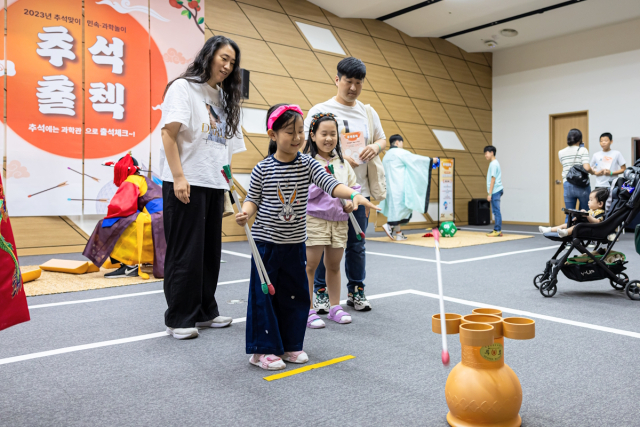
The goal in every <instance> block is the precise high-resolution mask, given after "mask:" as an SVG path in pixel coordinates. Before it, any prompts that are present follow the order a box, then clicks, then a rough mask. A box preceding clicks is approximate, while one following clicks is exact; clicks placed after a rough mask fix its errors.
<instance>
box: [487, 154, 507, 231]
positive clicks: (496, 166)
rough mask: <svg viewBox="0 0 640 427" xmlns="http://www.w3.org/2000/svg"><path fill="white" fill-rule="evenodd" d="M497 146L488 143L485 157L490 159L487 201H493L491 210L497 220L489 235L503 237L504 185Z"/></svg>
mask: <svg viewBox="0 0 640 427" xmlns="http://www.w3.org/2000/svg"><path fill="white" fill-rule="evenodd" d="M496 153H497V150H496V147H494V146H493V145H487V146H486V147H484V158H485V159H487V160H489V161H490V162H491V163H489V170H488V171H487V193H489V195H488V196H487V201H489V202H491V212H493V219H494V220H495V221H496V225H495V226H494V227H493V231H492V232H491V233H488V234H487V236H488V237H502V213H501V212H500V199H501V198H502V194H504V190H503V187H502V172H501V169H500V163H498V160H497V159H496Z"/></svg>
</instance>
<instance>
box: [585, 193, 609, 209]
mask: <svg viewBox="0 0 640 427" xmlns="http://www.w3.org/2000/svg"><path fill="white" fill-rule="evenodd" d="M591 193H595V197H596V200H597V201H598V203H604V204H606V203H607V199H608V198H609V189H608V188H596V189H595V190H593V191H592V192H591ZM580 209H582V208H580Z"/></svg>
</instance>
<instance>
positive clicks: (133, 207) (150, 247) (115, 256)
mask: <svg viewBox="0 0 640 427" xmlns="http://www.w3.org/2000/svg"><path fill="white" fill-rule="evenodd" d="M138 172H139V168H138V165H137V162H136V161H135V159H134V158H132V157H131V156H130V155H129V154H127V155H126V156H125V157H123V158H122V159H120V161H118V163H116V165H115V168H114V179H113V182H114V184H115V185H116V186H117V187H118V191H117V192H116V194H115V195H114V196H113V198H112V199H111V202H110V203H109V208H108V211H107V216H106V217H105V218H104V219H103V220H101V221H100V222H98V224H97V225H96V228H95V230H94V231H93V234H92V235H91V238H90V239H89V241H88V242H87V246H86V247H85V249H84V252H83V255H84V256H86V257H87V258H89V259H90V260H91V261H92V262H93V263H94V264H95V265H97V266H99V267H100V266H102V265H103V264H104V262H105V261H106V260H107V258H109V257H110V258H111V262H112V263H114V264H115V263H121V264H122V266H121V267H120V268H119V269H118V270H116V271H114V272H111V273H107V274H105V277H107V278H118V277H131V276H137V275H139V276H140V277H142V278H144V279H146V278H148V275H146V274H145V273H142V271H140V266H141V265H142V264H153V275H154V276H155V277H164V258H165V254H166V251H167V243H166V241H165V238H164V226H163V215H162V188H161V187H160V186H159V185H157V184H156V183H154V182H153V181H152V180H151V179H149V178H147V177H145V176H142V175H139V173H138ZM145 276H146V277H145Z"/></svg>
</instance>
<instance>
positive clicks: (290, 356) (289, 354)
mask: <svg viewBox="0 0 640 427" xmlns="http://www.w3.org/2000/svg"><path fill="white" fill-rule="evenodd" d="M280 357H282V358H283V359H284V360H286V361H287V362H291V363H307V362H308V361H309V356H308V355H307V353H305V352H304V351H302V350H301V351H285V353H284V354H283V355H282V356H280Z"/></svg>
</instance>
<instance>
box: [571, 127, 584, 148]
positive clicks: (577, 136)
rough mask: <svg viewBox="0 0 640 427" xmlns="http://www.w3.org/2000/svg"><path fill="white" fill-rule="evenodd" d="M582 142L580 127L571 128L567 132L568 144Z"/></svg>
mask: <svg viewBox="0 0 640 427" xmlns="http://www.w3.org/2000/svg"><path fill="white" fill-rule="evenodd" d="M581 142H582V132H580V130H579V129H571V130H570V131H569V133H568V134H567V145H568V146H572V145H576V144H580V143H581Z"/></svg>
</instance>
